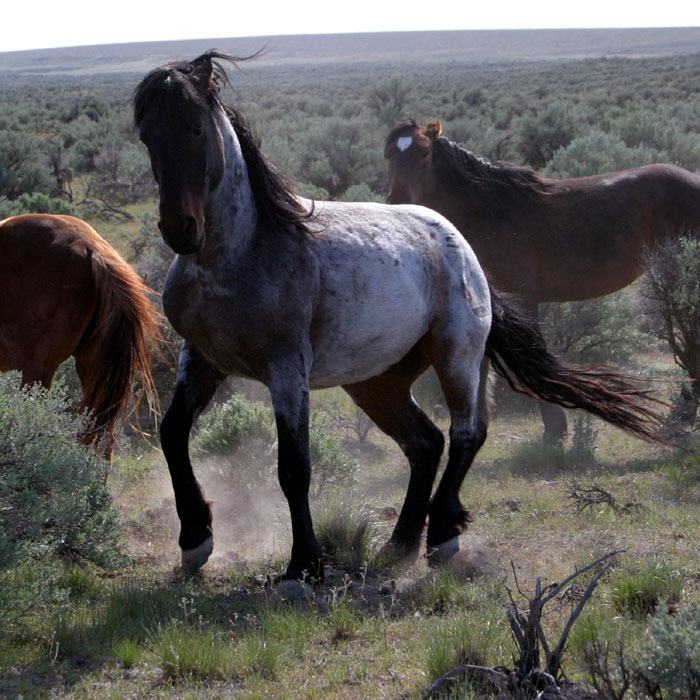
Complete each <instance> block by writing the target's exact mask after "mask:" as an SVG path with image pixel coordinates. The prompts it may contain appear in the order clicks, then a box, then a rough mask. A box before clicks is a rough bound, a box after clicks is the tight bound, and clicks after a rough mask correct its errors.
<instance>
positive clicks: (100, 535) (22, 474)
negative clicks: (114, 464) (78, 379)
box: [0, 372, 125, 621]
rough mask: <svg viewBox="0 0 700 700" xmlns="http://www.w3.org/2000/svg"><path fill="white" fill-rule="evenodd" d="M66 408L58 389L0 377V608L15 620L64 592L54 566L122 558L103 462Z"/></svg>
mask: <svg viewBox="0 0 700 700" xmlns="http://www.w3.org/2000/svg"><path fill="white" fill-rule="evenodd" d="M66 407H67V399H66V396H65V391H64V390H63V388H62V387H61V386H60V385H54V388H53V389H52V390H51V391H47V390H46V389H43V388H41V387H39V386H33V387H26V388H24V389H22V388H20V375H19V373H17V372H11V373H8V374H4V375H1V376H0V465H1V466H2V468H1V469H0V607H2V608H3V612H4V614H7V615H9V617H10V618H13V611H14V620H15V621H18V619H19V618H20V617H21V616H22V615H23V612H24V611H25V610H27V609H28V608H29V607H31V602H32V601H34V602H35V603H36V604H37V605H40V604H45V603H47V602H48V601H49V600H52V599H55V598H56V597H60V596H61V595H63V594H62V593H61V591H62V590H64V589H65V586H63V585H60V580H61V576H62V575H63V574H64V570H63V567H62V566H61V565H60V564H59V562H60V561H64V562H66V561H69V562H78V563H90V564H94V565H97V566H100V567H104V568H111V567H114V566H118V565H121V564H123V563H124V561H125V558H124V556H123V551H122V547H121V545H120V542H119V535H118V528H117V512H116V511H115V510H114V509H113V508H112V496H111V494H110V492H109V489H108V488H107V487H106V485H105V477H106V475H107V471H108V468H109V465H108V463H107V462H106V461H105V460H103V459H99V458H98V457H97V456H96V455H95V453H94V452H92V451H89V450H86V449H85V448H84V447H83V446H82V445H80V444H79V443H78V442H77V440H76V436H77V434H78V433H79V432H80V430H81V426H82V422H81V420H80V419H79V418H77V417H75V416H73V415H71V414H70V413H69V412H68V411H67V408H66ZM18 571H23V572H24V573H23V575H21V576H18V575H17V572H18ZM66 580H67V579H64V583H65V581H66ZM20 601H23V602H20ZM28 604H29V605H28ZM8 606H9V607H8Z"/></svg>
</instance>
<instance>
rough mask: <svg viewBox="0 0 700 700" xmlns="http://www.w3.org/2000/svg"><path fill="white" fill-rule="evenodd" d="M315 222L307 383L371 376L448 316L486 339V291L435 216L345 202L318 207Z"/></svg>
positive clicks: (470, 258) (466, 254)
mask: <svg viewBox="0 0 700 700" xmlns="http://www.w3.org/2000/svg"><path fill="white" fill-rule="evenodd" d="M319 217H320V220H322V221H323V222H324V228H323V229H322V231H321V232H320V233H319V234H318V236H317V238H316V239H315V244H314V251H315V254H316V255H317V257H318V260H319V272H320V280H321V281H320V292H319V301H318V304H317V307H316V309H315V313H314V322H313V326H312V330H313V338H312V341H313V344H314V367H313V368H312V383H318V384H323V385H328V386H330V385H333V384H338V383H348V382H349V381H359V380H361V379H363V378H366V377H369V376H374V375H376V374H378V373H379V372H380V371H383V370H384V369H386V368H388V367H389V366H391V365H393V364H395V363H396V362H398V361H399V360H400V359H402V358H403V357H404V356H405V355H406V354H407V353H408V352H409V351H410V350H411V349H412V348H413V347H414V346H415V345H416V344H417V343H418V342H419V341H420V340H421V339H422V338H423V337H425V336H426V335H427V334H428V333H429V331H430V330H431V328H432V327H434V326H435V325H436V324H437V323H439V322H440V321H441V319H447V318H448V317H449V318H450V319H451V320H452V321H453V322H454V323H455V325H456V326H458V327H460V328H462V330H463V331H464V333H467V332H468V330H469V328H470V327H472V326H473V327H474V329H475V332H476V333H477V334H479V335H482V334H483V333H484V332H487V331H485V329H486V328H487V326H488V318H489V313H490V305H489V292H488V284H487V282H486V279H485V277H484V274H483V272H482V270H481V268H480V266H479V263H478V261H477V260H476V257H475V255H474V253H473V251H472V250H471V248H470V247H469V245H468V244H467V242H466V241H465V240H464V238H463V237H462V236H461V235H460V234H459V232H458V231H457V230H456V229H455V228H454V227H453V226H452V224H450V223H449V222H448V221H447V220H446V219H444V217H442V216H440V215H439V214H437V213H435V212H433V211H431V210H429V209H426V208H424V207H419V206H412V205H408V206H392V205H381V204H376V205H374V204H352V203H325V204H323V205H321V206H319ZM458 319H459V320H458ZM339 360H340V361H339ZM331 368H333V369H331ZM346 371H347V372H348V373H349V374H346Z"/></svg>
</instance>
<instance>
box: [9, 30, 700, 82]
mask: <svg viewBox="0 0 700 700" xmlns="http://www.w3.org/2000/svg"><path fill="white" fill-rule="evenodd" d="M263 47H266V53H265V55H264V56H263V57H262V58H261V59H260V60H259V61H258V62H257V64H258V65H262V64H274V63H292V62H296V63H300V64H304V63H319V62H329V61H332V62H343V61H358V60H365V61H397V62H399V61H411V60H420V61H421V62H423V61H426V60H435V61H450V60H456V61H475V62H479V61H512V60H544V59H567V58H569V59H576V58H593V57H601V56H628V57H640V56H668V55H674V54H688V53H698V54H700V27H680V28H658V29H528V30H525V29H523V30H519V29H518V30H498V31H496V30H478V31H476V30H474V31H446V32H435V31H433V32H377V33H365V34H309V35H295V36H291V35H290V36H268V37H243V38H231V37H229V38H211V39H194V40H187V41H160V42H141V43H132V44H107V45H97V46H76V47H69V48H59V49H33V50H29V51H6V52H0V72H7V71H13V72H15V71H16V72H22V73H34V74H49V73H68V74H71V73H72V74H90V73H114V72H120V73H132V72H133V73H143V72H144V71H145V70H148V69H150V68H153V67H154V66H156V65H160V64H162V63H165V62H167V61H170V60H173V59H177V58H193V57H194V56H197V55H199V54H200V53H202V52H203V51H206V50H207V49H210V48H218V49H221V50H224V51H229V52H231V53H233V54H235V55H239V56H244V55H249V54H252V53H255V52H256V51H258V50H259V49H261V48H263Z"/></svg>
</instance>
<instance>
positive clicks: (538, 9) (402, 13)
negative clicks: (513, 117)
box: [0, 0, 700, 51]
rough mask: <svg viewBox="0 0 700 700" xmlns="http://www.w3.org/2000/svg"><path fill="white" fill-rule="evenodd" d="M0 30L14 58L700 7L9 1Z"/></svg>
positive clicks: (670, 2)
mask: <svg viewBox="0 0 700 700" xmlns="http://www.w3.org/2000/svg"><path fill="white" fill-rule="evenodd" d="M241 7H243V8H245V9H240V8H241ZM2 24H3V31H2V34H1V35H0V36H1V38H0V51H21V50H25V49H39V48H55V47H60V46H84V45H92V44H116V43H130V42H135V41H166V40H180V39H208V38H223V37H243V36H268V35H270V36H274V35H283V34H325V33H337V32H373V31H415V30H429V29H430V30H445V29H561V28H566V29H568V28H599V27H697V26H700V2H698V0H664V1H663V2H643V1H640V0H584V1H583V2H572V1H571V0H529V1H527V0H496V1H494V0H491V1H488V0H487V1H486V2H484V1H483V0H477V1H476V2H471V3H470V2H468V0H440V1H439V2H436V3H435V4H434V5H433V4H432V3H430V2H425V0H420V1H417V0H403V1H402V2H393V1H392V2H388V1H387V0H351V1H350V2H347V3H345V2H342V3H338V2H335V1H334V0H300V2H290V0H260V1H259V2H249V1H246V0H200V2H198V3H194V2H191V0H189V1H188V2H185V1H184V0H157V1H156V0H110V1H108V2H104V3H101V2H96V1H95V0H62V1H60V2H59V1H57V0H34V2H22V0H15V1H14V2H8V3H5V8H4V9H3V11H2ZM698 50H699V51H700V46H699V47H698Z"/></svg>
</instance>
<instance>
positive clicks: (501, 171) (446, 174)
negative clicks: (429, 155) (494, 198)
mask: <svg viewBox="0 0 700 700" xmlns="http://www.w3.org/2000/svg"><path fill="white" fill-rule="evenodd" d="M433 143H434V145H433V164H434V166H435V170H436V172H437V173H438V175H440V176H441V177H443V178H446V179H449V180H452V181H453V182H455V183H456V184H457V185H460V186H461V185H465V184H466V185H472V186H473V185H477V186H479V187H480V188H482V189H488V190H492V191H498V190H499V189H501V188H503V187H508V188H517V189H519V190H520V191H522V192H524V193H527V192H533V191H534V192H539V193H542V192H544V191H546V189H547V188H546V185H545V181H544V179H543V178H542V177H541V176H540V175H538V174H537V173H536V172H534V171H533V170H530V169H529V168H523V167H520V166H517V165H511V164H510V163H506V162H503V161H498V162H496V163H492V162H491V161H490V160H488V159H487V158H483V157H481V156H477V155H475V154H474V153H472V152H471V151H468V150H466V149H465V148H463V147H462V146H460V145H459V144H458V143H455V142H454V141H449V140H448V139H446V138H444V137H440V138H438V139H435V141H434V142H433Z"/></svg>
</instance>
